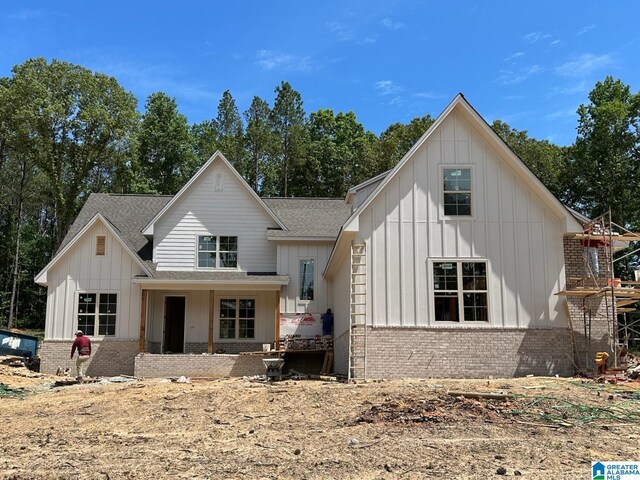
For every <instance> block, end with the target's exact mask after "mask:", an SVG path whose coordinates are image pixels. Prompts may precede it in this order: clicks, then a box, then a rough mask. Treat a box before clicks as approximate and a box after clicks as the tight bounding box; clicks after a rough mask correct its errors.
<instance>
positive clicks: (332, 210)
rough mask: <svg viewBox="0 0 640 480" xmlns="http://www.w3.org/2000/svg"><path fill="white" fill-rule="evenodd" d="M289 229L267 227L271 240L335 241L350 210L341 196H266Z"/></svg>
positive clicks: (266, 199) (269, 203) (270, 206)
mask: <svg viewBox="0 0 640 480" xmlns="http://www.w3.org/2000/svg"><path fill="white" fill-rule="evenodd" d="M263 200H264V203H266V204H267V206H268V207H269V208H270V209H271V210H272V211H273V212H274V213H275V214H276V215H277V216H278V218H280V219H281V220H282V222H283V223H284V224H285V225H286V227H287V229H286V230H268V231H267V238H268V239H269V240H279V239H280V240H292V239H293V240H294V239H298V240H302V239H312V238H313V239H317V240H321V239H324V240H331V241H334V240H335V239H336V237H337V236H338V232H339V231H340V227H341V226H342V224H343V223H344V221H345V220H346V219H347V217H348V216H349V214H350V213H351V207H350V206H349V205H348V204H347V203H345V201H344V200H343V199H341V198H269V197H267V198H264V199H263Z"/></svg>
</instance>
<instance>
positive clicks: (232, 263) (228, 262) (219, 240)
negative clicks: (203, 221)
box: [198, 235, 238, 268]
mask: <svg viewBox="0 0 640 480" xmlns="http://www.w3.org/2000/svg"><path fill="white" fill-rule="evenodd" d="M237 267H238V237H217V236H212V235H200V236H198V268H237Z"/></svg>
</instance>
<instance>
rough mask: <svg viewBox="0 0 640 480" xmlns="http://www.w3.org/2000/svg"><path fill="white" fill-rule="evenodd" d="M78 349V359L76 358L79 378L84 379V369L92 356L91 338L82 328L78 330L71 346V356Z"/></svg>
mask: <svg viewBox="0 0 640 480" xmlns="http://www.w3.org/2000/svg"><path fill="white" fill-rule="evenodd" d="M76 349H77V350H78V359H77V360H76V368H77V370H78V380H82V379H83V378H84V373H83V371H82V370H83V368H84V364H85V363H86V361H87V360H89V357H90V356H91V340H89V338H88V337H85V336H84V334H83V333H82V330H78V331H77V332H76V339H75V340H74V341H73V345H72V346H71V358H73V354H74V353H75V352H76Z"/></svg>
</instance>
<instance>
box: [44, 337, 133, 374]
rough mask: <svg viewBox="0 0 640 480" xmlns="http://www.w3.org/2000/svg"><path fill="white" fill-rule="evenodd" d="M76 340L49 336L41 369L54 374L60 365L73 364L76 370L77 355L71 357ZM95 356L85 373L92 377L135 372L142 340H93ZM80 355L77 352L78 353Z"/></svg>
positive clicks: (92, 348)
mask: <svg viewBox="0 0 640 480" xmlns="http://www.w3.org/2000/svg"><path fill="white" fill-rule="evenodd" d="M72 344H73V341H72V340H45V341H44V342H42V345H41V347H40V360H41V362H40V371H41V372H43V373H49V374H54V373H56V371H57V369H58V367H61V368H63V369H64V368H69V369H70V370H71V374H72V375H75V374H76V360H75V358H76V357H75V356H74V358H73V360H72V359H70V358H69V355H70V353H71V345H72ZM91 350H92V352H91V358H90V359H89V360H88V361H87V363H86V364H85V373H86V375H88V376H91V377H99V376H115V375H133V372H134V364H135V361H134V359H135V356H136V355H137V354H138V342H137V341H132V340H109V339H103V340H93V341H92V342H91ZM76 355H77V354H76Z"/></svg>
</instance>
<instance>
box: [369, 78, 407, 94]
mask: <svg viewBox="0 0 640 480" xmlns="http://www.w3.org/2000/svg"><path fill="white" fill-rule="evenodd" d="M374 87H375V89H376V90H377V91H378V95H393V94H394V93H399V92H401V91H402V87H401V86H400V85H396V84H395V83H393V81H392V80H379V81H377V82H376V83H375V84H374Z"/></svg>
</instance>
